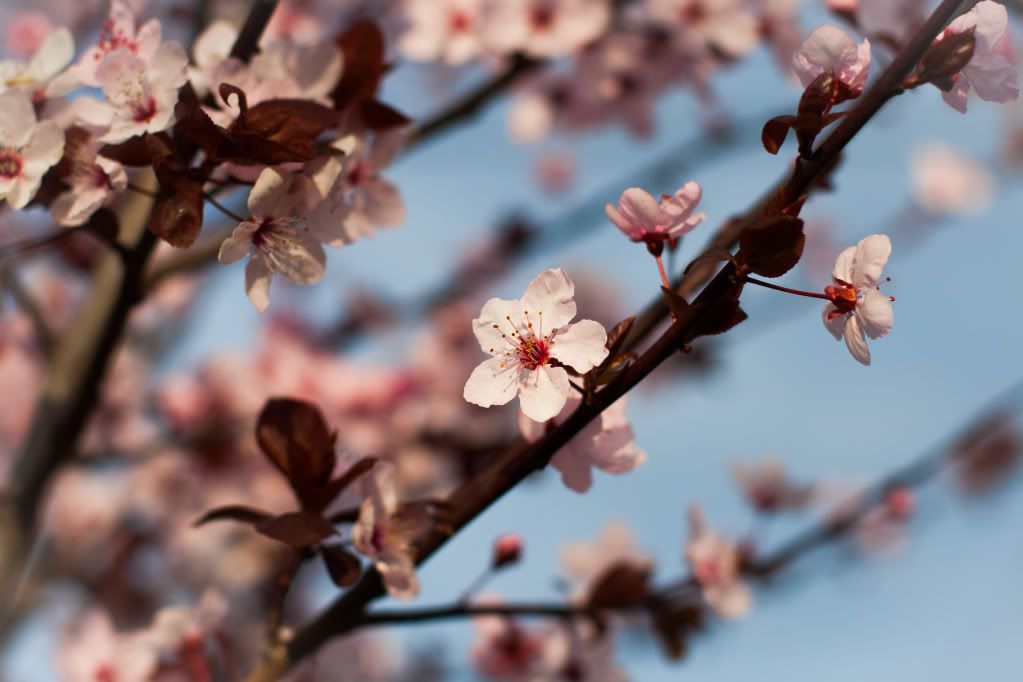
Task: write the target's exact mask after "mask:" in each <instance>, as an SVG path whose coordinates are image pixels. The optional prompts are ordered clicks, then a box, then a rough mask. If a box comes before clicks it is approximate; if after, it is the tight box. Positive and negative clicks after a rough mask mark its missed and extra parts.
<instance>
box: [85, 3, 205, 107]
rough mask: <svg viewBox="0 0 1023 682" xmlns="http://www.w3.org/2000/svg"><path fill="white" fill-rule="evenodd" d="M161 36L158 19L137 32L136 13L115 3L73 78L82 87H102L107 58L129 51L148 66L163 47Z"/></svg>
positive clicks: (152, 20) (129, 7) (121, 4)
mask: <svg viewBox="0 0 1023 682" xmlns="http://www.w3.org/2000/svg"><path fill="white" fill-rule="evenodd" d="M162 36H163V32H162V30H161V28H160V22H159V20H157V19H150V20H149V21H147V22H146V23H145V24H143V25H142V26H141V27H139V29H138V30H137V31H136V30H135V10H133V9H132V8H131V6H130V5H128V4H127V3H125V2H122V1H121V0H112V1H111V3H110V15H109V17H108V18H107V20H106V21H105V22H104V23H103V26H102V27H101V28H100V34H99V41H98V43H97V44H96V45H94V46H93V47H91V48H89V49H88V50H86V51H85V53H84V54H83V55H82V56H81V58H80V59H79V60H78V63H77V64H75V66H74V67H73V71H74V75H75V77H76V78H77V79H78V80H79V82H81V83H82V85H88V86H90V87H101V86H102V82H101V80H100V78H99V76H98V74H97V72H96V70H97V69H98V68H99V65H100V63H102V61H103V60H104V58H105V57H106V56H107V55H109V54H110V53H112V52H116V51H117V50H127V51H128V52H130V53H131V54H133V55H135V56H136V57H138V58H139V59H141V60H142V61H143V62H144V63H147V62H149V61H150V59H152V58H153V57H154V56H155V54H156V51H157V50H158V49H159V48H160V43H161V41H162ZM186 61H187V60H186ZM182 84H184V83H182Z"/></svg>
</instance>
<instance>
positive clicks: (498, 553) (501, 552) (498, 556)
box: [493, 533, 522, 570]
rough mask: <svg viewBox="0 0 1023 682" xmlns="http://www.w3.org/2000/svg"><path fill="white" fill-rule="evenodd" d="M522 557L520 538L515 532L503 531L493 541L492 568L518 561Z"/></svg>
mask: <svg viewBox="0 0 1023 682" xmlns="http://www.w3.org/2000/svg"><path fill="white" fill-rule="evenodd" d="M521 558H522V538H521V536H519V535H518V534H517V533H505V534H504V535H502V536H501V537H499V538H497V541H496V542H494V562H493V568H494V570H499V569H502V568H504V567H506V566H510V565H512V564H515V563H518V561H519V559H521Z"/></svg>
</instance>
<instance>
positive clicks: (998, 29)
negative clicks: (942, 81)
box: [936, 0, 1019, 113]
mask: <svg viewBox="0 0 1023 682" xmlns="http://www.w3.org/2000/svg"><path fill="white" fill-rule="evenodd" d="M967 31H973V36H974V38H976V41H977V42H976V46H975V47H974V50H973V57H971V58H970V62H969V63H968V64H967V65H966V66H965V67H964V68H963V70H962V71H961V72H960V73H959V74H958V75H956V76H954V77H953V81H954V84H953V86H952V89H951V90H949V91H948V92H944V93H942V98H944V100H945V101H946V102H947V103H948V105H949V106H951V107H952V108H953V109H955V110H956V111H958V112H960V113H966V96H967V95H968V94H969V92H970V90H974V91H975V92H976V93H977V96H978V97H980V98H981V99H982V100H985V101H987V102H1012V101H1014V100H1016V99H1017V98H1018V97H1019V83H1018V76H1017V74H1016V62H1015V57H1014V56H1013V47H1012V35H1011V34H1010V32H1009V14H1008V12H1007V11H1006V10H1005V6H1004V5H1001V4H999V3H997V2H992V0H983V2H980V3H978V4H977V6H976V7H974V8H973V9H971V10H970V11H969V12H967V13H966V14H964V15H962V16H961V17H959V18H958V19H956V20H955V21H953V22H952V23H951V24H949V25H948V28H946V29H945V32H944V33H943V34H942V35H941V37H940V38H939V39H938V41H936V42H940V41H941V40H942V39H943V38H945V37H947V36H950V35H956V34H958V33H965V32H967Z"/></svg>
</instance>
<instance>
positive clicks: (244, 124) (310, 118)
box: [231, 99, 338, 144]
mask: <svg viewBox="0 0 1023 682" xmlns="http://www.w3.org/2000/svg"><path fill="white" fill-rule="evenodd" d="M337 122H338V114H337V112H336V111H334V110H333V109H328V108H327V107H325V106H322V105H320V104H317V103H316V102H310V101H309V100H304V99H271V100H267V101H265V102H260V103H259V104H255V105H253V106H252V107H250V108H249V109H248V111H246V112H245V113H243V114H242V115H241V116H239V117H238V119H237V120H236V121H235V122H234V123H233V124H232V125H231V131H232V132H234V131H240V132H246V133H254V134H256V135H259V136H261V137H263V138H264V139H266V140H269V141H271V142H279V143H281V144H295V143H305V144H310V143H312V142H313V141H314V140H315V139H316V138H317V137H319V136H320V134H321V133H323V131H325V130H327V129H328V128H330V127H331V126H333V125H336V124H337Z"/></svg>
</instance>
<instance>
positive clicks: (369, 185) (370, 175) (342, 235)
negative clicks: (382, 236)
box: [308, 130, 405, 246]
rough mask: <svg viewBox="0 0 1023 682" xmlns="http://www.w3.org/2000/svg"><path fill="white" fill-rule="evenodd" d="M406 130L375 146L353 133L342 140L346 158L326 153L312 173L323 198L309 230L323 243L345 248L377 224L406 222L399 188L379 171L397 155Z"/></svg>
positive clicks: (339, 143)
mask: <svg viewBox="0 0 1023 682" xmlns="http://www.w3.org/2000/svg"><path fill="white" fill-rule="evenodd" d="M404 138H405V135H404V131H401V130H396V131H391V132H388V133H384V134H382V135H378V136H376V138H375V139H374V140H373V142H372V144H371V145H367V144H366V142H365V141H364V140H360V139H358V138H356V137H354V136H346V137H344V138H341V139H339V140H337V141H336V142H335V143H334V145H333V146H334V147H335V148H336V149H338V150H340V151H343V152H344V156H343V157H341V158H338V157H337V156H336V155H332V156H330V157H327V159H326V160H325V162H324V163H323V165H322V167H320V168H317V169H316V170H314V171H312V172H311V177H312V181H313V184H314V185H315V186H316V187H317V188H318V189H319V190H320V192H321V194H322V200H321V201H320V202H319V204H318V205H317V206H316V207H315V208H313V209H312V211H311V212H310V214H309V219H308V222H309V228H310V230H312V231H313V233H314V234H316V235H317V236H318V237H319V238H320V239H321V240H322V241H323V242H324V243H326V244H330V245H331V246H344V245H345V244H351V243H352V242H355V241H357V240H359V239H362V238H364V237H372V236H373V235H374V234H376V229H377V228H378V227H383V228H387V227H395V226H397V225H400V224H401V223H402V222H403V221H404V220H405V202H404V201H403V200H402V198H401V194H400V193H399V192H398V188H397V187H396V186H395V185H394V184H393V183H391V182H390V181H388V180H386V179H384V178H383V177H381V175H380V171H381V170H383V169H384V168H385V167H386V166H387V165H388V164H389V163H390V162H391V161H392V160H393V159H394V157H395V156H396V155H397V154H398V151H399V150H400V148H401V145H402V143H403V142H404Z"/></svg>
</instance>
